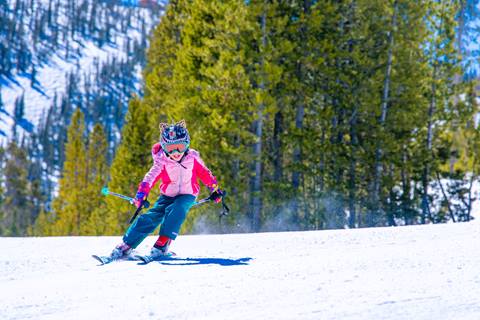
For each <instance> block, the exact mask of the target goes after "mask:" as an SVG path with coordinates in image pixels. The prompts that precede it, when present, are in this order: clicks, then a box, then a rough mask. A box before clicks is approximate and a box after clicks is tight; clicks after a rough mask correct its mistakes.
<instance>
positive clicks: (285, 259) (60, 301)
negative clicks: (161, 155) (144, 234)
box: [0, 220, 480, 320]
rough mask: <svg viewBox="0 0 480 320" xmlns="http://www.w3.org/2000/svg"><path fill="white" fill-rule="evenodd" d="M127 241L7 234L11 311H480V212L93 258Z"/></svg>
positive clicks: (461, 314)
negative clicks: (143, 256)
mask: <svg viewBox="0 0 480 320" xmlns="http://www.w3.org/2000/svg"><path fill="white" fill-rule="evenodd" d="M119 241H120V237H52V238H0V247H1V248H2V255H1V257H0V266H1V270H2V272H1V274H0V288H1V290H0V319H102V318H104V319H139V318H140V319H230V320H234V319H425V320H427V319H428V320H430V319H472V320H478V319H480V273H479V272H478V270H479V269H480V255H479V254H478V252H480V223H479V222H478V220H476V221H473V222H470V223H456V224H442V225H422V226H409V227H397V228H374V229H351V230H334V231H311V232H285V233H257V234H231V235H188V236H186V235H185V236H180V237H179V238H178V239H177V240H176V241H175V242H174V244H173V245H172V249H173V250H174V251H176V252H177V254H178V257H179V258H178V260H176V261H163V262H152V263H150V264H148V265H138V263H137V262H135V261H122V262H115V263H112V264H109V265H105V266H98V265H97V264H98V263H97V262H96V261H95V260H94V259H93V258H91V257H90V255H91V254H92V253H97V254H98V253H100V254H101V253H108V252H110V250H111V249H112V248H113V247H114V245H115V244H117V243H118V242H119ZM154 241H155V237H153V236H152V237H149V238H147V239H146V240H145V241H144V242H143V243H142V244H141V246H140V247H139V248H137V250H138V251H139V252H148V250H149V248H150V246H151V245H152V244H153V242H154ZM180 257H183V258H180Z"/></svg>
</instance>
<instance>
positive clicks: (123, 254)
mask: <svg viewBox="0 0 480 320" xmlns="http://www.w3.org/2000/svg"><path fill="white" fill-rule="evenodd" d="M132 250H133V249H132V247H130V246H129V245H128V244H126V243H125V242H122V243H120V244H119V245H117V246H116V247H115V249H113V251H112V253H111V254H110V258H112V259H113V260H117V259H124V258H128V257H129V256H130V254H131V253H132Z"/></svg>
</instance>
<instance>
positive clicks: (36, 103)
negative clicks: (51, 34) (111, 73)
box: [0, 0, 158, 142]
mask: <svg viewBox="0 0 480 320" xmlns="http://www.w3.org/2000/svg"><path fill="white" fill-rule="evenodd" d="M14 3H15V2H14V1H12V0H10V1H9V7H13V5H14ZM34 4H35V8H36V9H35V10H38V8H40V7H44V8H45V7H47V6H48V1H43V2H37V3H35V2H34ZM67 5H68V4H66V3H65V4H64V6H63V7H62V8H61V11H60V17H59V21H60V23H61V25H66V24H67V22H68V18H67V12H66V11H67V10H66V7H67ZM125 10H126V9H125ZM137 10H138V12H139V14H140V16H141V17H142V18H143V19H144V20H145V21H146V22H147V28H148V30H150V29H151V28H152V27H153V26H154V25H155V24H156V23H157V22H158V17H157V15H156V14H154V13H153V12H152V11H151V10H150V9H145V8H138V9H137ZM33 16H34V15H33V14H32V15H30V16H26V17H25V18H24V25H25V28H26V30H28V31H27V32H28V33H29V34H28V36H29V37H30V36H31V32H32V31H31V30H29V27H28V26H29V24H30V20H31V19H33ZM140 30H141V26H140V22H139V21H138V19H137V18H136V16H134V18H133V19H132V27H131V28H129V30H128V34H125V33H122V32H120V31H119V30H117V29H112V30H111V32H112V35H111V38H112V42H113V43H111V44H106V45H103V46H102V47H99V46H98V45H97V44H95V43H94V41H93V40H91V39H88V38H78V39H75V41H74V40H72V39H68V40H67V41H68V47H69V50H70V54H71V55H72V57H69V58H68V59H65V48H66V47H67V46H66V44H64V46H63V47H62V49H59V50H58V51H56V52H54V53H52V55H51V56H50V57H49V59H48V60H47V61H37V60H38V59H37V57H34V61H36V67H37V70H36V72H37V75H36V84H35V85H34V86H33V87H32V86H31V75H30V74H14V77H13V79H6V78H2V77H0V94H1V97H2V100H3V103H4V105H5V106H4V108H5V112H6V113H7V114H5V113H0V132H4V133H5V134H6V135H7V136H9V135H10V134H11V127H12V125H13V123H14V120H13V117H12V115H13V112H14V107H15V101H16V100H17V98H19V97H20V96H21V95H22V94H23V95H24V97H25V119H26V120H27V121H28V122H30V123H31V124H32V125H33V126H34V127H36V126H37V125H38V122H39V120H40V119H41V115H42V114H43V113H45V112H46V111H47V110H48V108H49V107H50V106H51V105H52V104H53V100H54V96H55V94H57V95H58V96H60V95H61V94H63V93H64V92H65V88H66V83H67V79H66V78H67V76H68V73H70V72H73V71H79V70H81V71H82V72H83V73H86V72H87V71H89V70H91V69H92V68H94V62H95V61H97V62H99V63H100V64H102V63H105V62H106V61H108V60H111V59H112V58H114V57H115V58H117V59H118V60H122V59H124V58H126V53H125V52H124V51H123V50H122V48H124V47H125V43H126V41H127V40H128V39H130V40H132V41H133V40H135V39H136V40H140V39H141V32H140ZM137 79H141V69H140V66H138V71H137ZM140 85H141V84H140V81H139V83H137V88H136V89H137V90H138V89H139V88H140ZM80 88H82V90H83V83H80ZM3 140H4V137H3V136H1V135H0V142H2V141H3Z"/></svg>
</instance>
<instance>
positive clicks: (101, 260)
mask: <svg viewBox="0 0 480 320" xmlns="http://www.w3.org/2000/svg"><path fill="white" fill-rule="evenodd" d="M92 258H94V259H95V260H97V261H98V262H100V265H101V266H103V265H105V264H106V263H107V262H106V261H105V259H102V257H100V256H97V255H96V254H92Z"/></svg>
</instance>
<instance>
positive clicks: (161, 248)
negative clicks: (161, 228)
mask: <svg viewBox="0 0 480 320" xmlns="http://www.w3.org/2000/svg"><path fill="white" fill-rule="evenodd" d="M171 243H172V239H170V238H169V237H167V236H159V237H158V239H157V241H156V242H155V244H154V245H153V248H152V249H151V250H150V255H149V256H150V257H151V258H152V259H153V260H155V259H159V258H162V257H169V256H170V255H171V253H170V251H168V248H169V247H170V244H171Z"/></svg>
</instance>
